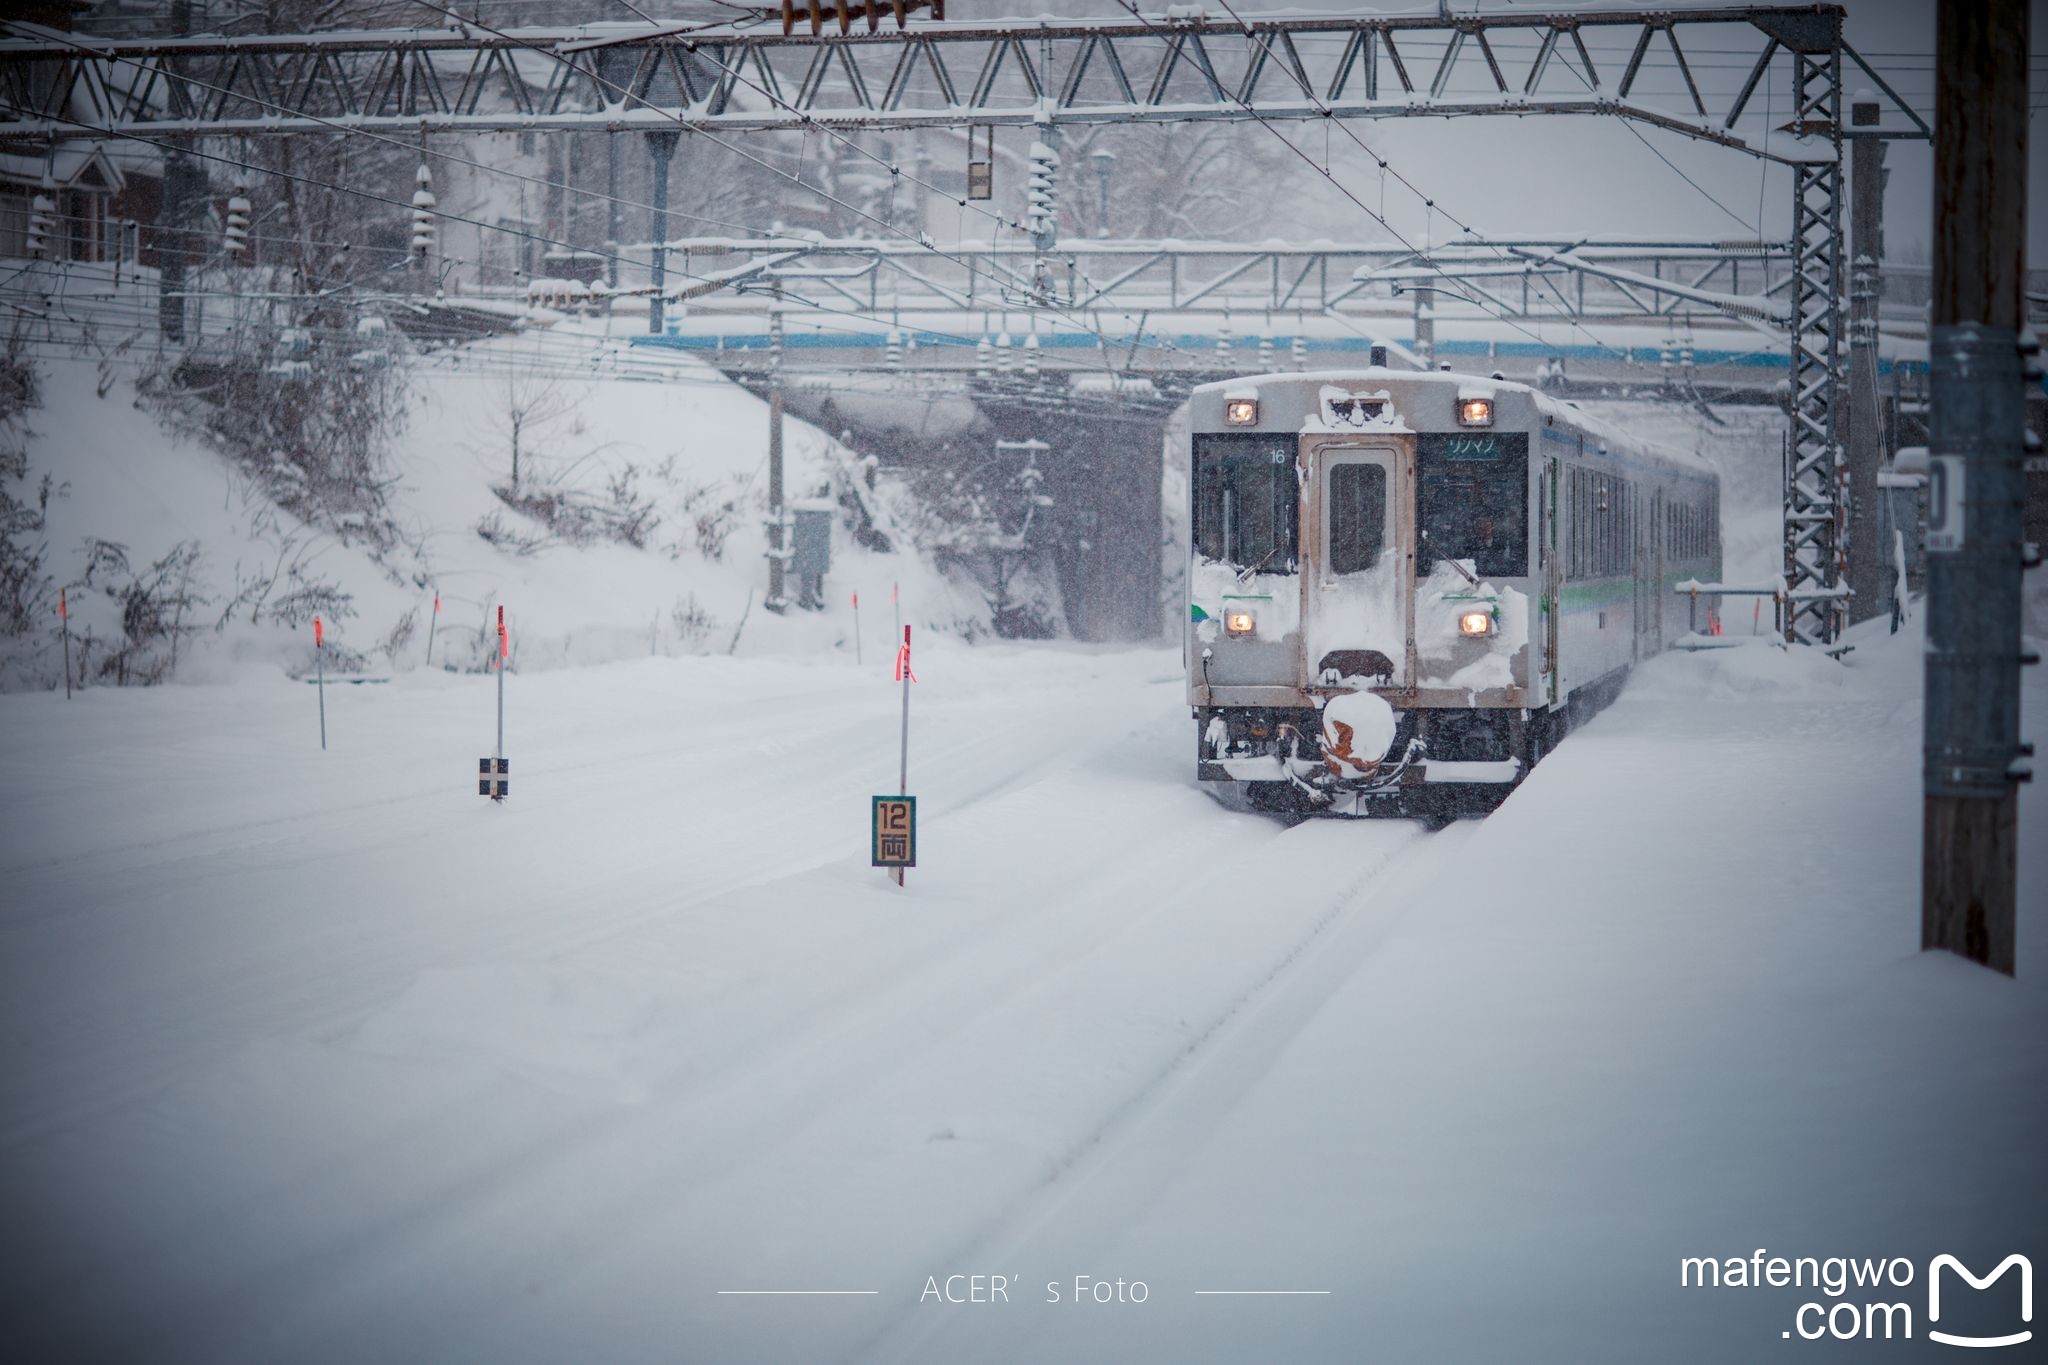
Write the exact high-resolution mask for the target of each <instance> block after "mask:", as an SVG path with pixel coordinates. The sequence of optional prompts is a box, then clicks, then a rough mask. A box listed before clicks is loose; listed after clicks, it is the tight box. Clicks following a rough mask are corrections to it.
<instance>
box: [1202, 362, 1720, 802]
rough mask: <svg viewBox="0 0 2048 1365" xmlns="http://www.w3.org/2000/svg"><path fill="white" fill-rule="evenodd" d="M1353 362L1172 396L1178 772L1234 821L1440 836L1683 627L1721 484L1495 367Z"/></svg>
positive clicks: (1709, 565) (1712, 569)
mask: <svg viewBox="0 0 2048 1365" xmlns="http://www.w3.org/2000/svg"><path fill="white" fill-rule="evenodd" d="M1372 360H1373V363H1372V364H1371V365H1370V366H1368V367H1367V368H1364V369H1358V370H1348V371H1331V372H1309V373H1283V374H1266V375H1254V376H1247V377H1242V378H1233V379H1227V380H1221V381H1218V382H1214V383H1209V384H1204V385H1202V386H1200V387H1198V388H1197V389H1195V390H1194V392H1193V393H1192V395H1191V397H1190V406H1189V424H1190V429H1191V449H1190V452H1189V454H1190V460H1189V475H1190V483H1189V495H1190V496H1189V503H1190V507H1189V537H1188V574H1187V585H1188V594H1187V596H1188V610H1187V622H1186V627H1185V636H1184V653H1185V660H1186V666H1187V698H1188V705H1189V706H1190V708H1191V710H1192V711H1193V715H1194V720H1195V736H1196V764H1195V772H1196V778H1197V780H1198V782H1200V783H1201V784H1203V785H1204V786H1205V788H1206V789H1207V790H1209V791H1210V792H1211V794H1212V795H1215V796H1217V797H1218V798H1219V799H1221V800H1223V801H1224V802H1225V803H1226V804H1229V805H1232V806H1235V807H1239V808H1246V809H1256V810H1268V811H1290V812H1301V813H1308V814H1316V813H1320V814H1330V815H1347V816H1397V817H1411V818H1420V819H1423V820H1424V821H1426V822H1430V823H1434V824H1441V823H1446V822H1448V821H1450V820H1453V819H1457V818H1459V817H1461V816H1467V815H1477V814H1484V813H1486V812H1488V811H1491V810H1492V809H1494V808H1495V807H1497V806H1498V805H1499V804H1500V803H1501V802H1502V801H1503V800H1505V799H1506V797H1507V795H1508V793H1509V792H1510V791H1512V790H1513V789H1514V788H1515V786H1516V785H1517V784H1519V783H1520V782H1521V781H1522V779H1523V778H1524V777H1526V776H1527V774H1528V773H1529V771H1530V770H1531V769H1532V768H1533V767H1534V766H1535V765H1536V763H1537V762H1538V761H1539V760H1540V759H1541V758H1542V757H1543V756H1544V755H1545V754H1546V753H1548V752H1550V751H1551V750H1552V749H1553V748H1555V746H1556V745H1557V744H1558V742H1559V741H1560V740H1562V739H1563V738H1564V736H1565V735H1566V734H1567V733H1568V732H1569V731H1570V730H1571V729H1573V728H1574V727H1575V726H1577V725H1579V724H1581V723H1582V722H1583V721H1584V720H1585V719H1586V718H1587V717H1588V716H1590V715H1592V714H1593V713H1594V712H1595V711H1597V710H1598V709H1599V708H1601V707H1602V706H1604V705H1606V704H1607V703H1608V702H1609V701H1611V700H1612V699H1613V698H1614V696H1615V695H1616V694H1617V693H1618V692H1619V691H1620V689H1621V686H1622V684H1623V682H1624V681H1625V680H1626V679H1627V677H1628V674H1629V670H1630V669H1631V667H1633V666H1634V665H1635V664H1636V663H1637V662H1638V661H1640V660H1642V659H1645V658H1647V657H1649V656H1651V655H1654V654H1656V653H1658V652H1659V651H1661V650H1663V649H1665V648H1667V647H1669V646H1670V645H1672V644H1673V643H1674V642H1675V641H1676V640H1677V639H1678V638H1679V637H1680V636H1682V635H1684V634H1685V633H1686V632H1687V631H1688V630H1689V629H1690V624H1689V611H1690V610H1691V609H1692V607H1693V605H1694V604H1687V603H1685V602H1683V601H1682V600H1681V599H1680V598H1679V597H1678V596H1677V593H1676V589H1677V585H1678V584H1679V583H1681V582H1684V581H1685V580H1687V579H1692V580H1695V581H1706V582H1714V581H1717V580H1718V579H1719V577H1720V573H1721V535H1720V524H1721V523H1720V515H1721V487H1720V479H1719V476H1718V475H1717V474H1716V472H1715V470H1714V469H1713V468H1712V467H1711V466H1710V465H1709V464H1707V463H1706V461H1704V460H1703V459H1701V458H1699V457H1697V456H1695V455H1691V454H1688V453H1684V452H1678V451H1671V450H1664V449H1660V448H1657V447H1655V446H1653V445H1651V444H1649V443H1648V442H1645V441H1642V440H1638V439H1636V438H1634V437H1633V436H1631V435H1629V434H1628V433H1626V432H1624V431H1621V430H1619V429H1617V428H1615V427H1614V426H1612V425H1610V424H1608V423H1606V422H1602V421H1599V420H1596V419H1595V418H1594V417H1593V416H1592V415H1591V414H1588V413H1586V412H1584V411H1582V410H1581V409H1580V408H1579V407H1577V406H1576V405H1575V404H1573V403H1570V402H1565V401H1561V400H1559V399H1558V398H1556V397H1553V396H1551V395H1549V394H1546V393H1544V392H1543V391H1541V390H1539V389H1536V388H1533V387H1531V386H1529V385H1527V384H1521V383H1516V382H1513V381H1510V380H1507V379H1505V378H1503V377H1502V376H1500V375H1499V374H1493V375H1490V376H1481V375H1473V374H1460V373H1455V372H1452V371H1450V370H1448V369H1441V370H1406V369H1396V368H1389V367H1388V366H1387V365H1386V364H1385V362H1384V357H1383V355H1381V354H1380V353H1379V352H1378V350H1377V348H1376V349H1375V353H1374V355H1373V356H1372ZM1698 605H1704V606H1706V607H1708V608H1710V609H1711V607H1712V606H1713V603H1712V602H1711V601H1708V602H1705V603H1703V604H1698Z"/></svg>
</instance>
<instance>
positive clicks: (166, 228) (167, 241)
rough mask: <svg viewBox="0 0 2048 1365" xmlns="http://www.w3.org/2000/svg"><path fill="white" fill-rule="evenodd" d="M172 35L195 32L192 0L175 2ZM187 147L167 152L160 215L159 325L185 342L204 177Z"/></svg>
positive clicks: (166, 335) (179, 142)
mask: <svg viewBox="0 0 2048 1365" xmlns="http://www.w3.org/2000/svg"><path fill="white" fill-rule="evenodd" d="M171 32H172V33H173V34H175V35H177V36H178V37H181V38H182V37H184V36H186V35H188V34H190V33H191V32H192V0H172V4H171ZM184 147H185V139H184V138H173V139H172V140H171V145H170V148H169V150H168V151H167V152H166V153H165V156H164V188H163V199H162V200H161V202H160V203H159V205H158V207H157V216H156V221H157V234H156V270H157V276H156V281H157V284H156V288H157V302H156V309H157V324H156V325H157V331H158V332H159V333H160V334H161V335H162V337H163V339H164V340H165V341H183V340H184V339H185V261H186V254H187V250H188V248H189V246H190V243H189V242H187V240H186V236H185V223H186V219H187V217H188V215H189V208H188V204H187V200H188V198H189V194H190V190H191V188H192V182H193V181H194V180H195V179H201V178H202V177H200V176H199V175H197V174H196V173H195V172H194V171H193V169H192V163H191V162H190V161H189V160H188V159H187V158H186V156H185V151H184Z"/></svg>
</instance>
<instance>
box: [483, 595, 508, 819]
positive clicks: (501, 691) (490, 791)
mask: <svg viewBox="0 0 2048 1365" xmlns="http://www.w3.org/2000/svg"><path fill="white" fill-rule="evenodd" d="M511 655H512V644H511V637H510V636H508V635H507V634H506V633H505V608H504V605H503V604H502V603H501V604H499V607H498V749H497V753H496V755H495V756H494V757H491V758H480V759H478V760H477V763H476V794H477V795H478V796H488V797H490V798H491V800H493V801H503V800H504V799H505V798H506V797H508V796H510V795H511V794H512V764H511V761H510V760H509V759H507V758H506V757H505V661H506V660H507V659H509V658H510V657H511Z"/></svg>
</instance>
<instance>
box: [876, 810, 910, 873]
mask: <svg viewBox="0 0 2048 1365" xmlns="http://www.w3.org/2000/svg"><path fill="white" fill-rule="evenodd" d="M870 848H871V849H872V851H873V861H872V862H871V863H870V864H869V866H871V867H916V866H917V798H916V797H914V796H878V797H876V798H875V829H874V837H873V839H872V842H871V843H870Z"/></svg>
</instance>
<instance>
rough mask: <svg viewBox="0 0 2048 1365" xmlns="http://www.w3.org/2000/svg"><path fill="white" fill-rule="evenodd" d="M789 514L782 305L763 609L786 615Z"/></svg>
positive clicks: (771, 395) (777, 312) (775, 339)
mask: <svg viewBox="0 0 2048 1365" xmlns="http://www.w3.org/2000/svg"><path fill="white" fill-rule="evenodd" d="M786 517H787V514H786V513H785V512H784V511H783V507H782V301H781V299H780V298H779V297H778V298H776V299H774V300H773V301H772V302H770V303H769V305H768V597H767V600H766V601H764V602H762V603H761V605H762V606H764V607H766V608H768V610H770V611H783V610H786V609H787V608H788V606H789V599H788V598H787V597H785V596H784V595H783V584H782V574H783V570H784V568H786V567H787V565H788V562H789V550H788V548H787V547H786V545H785V535H784V532H785V531H786V529H787V528H786V527H785V526H784V524H783V523H784V521H785V520H786Z"/></svg>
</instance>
